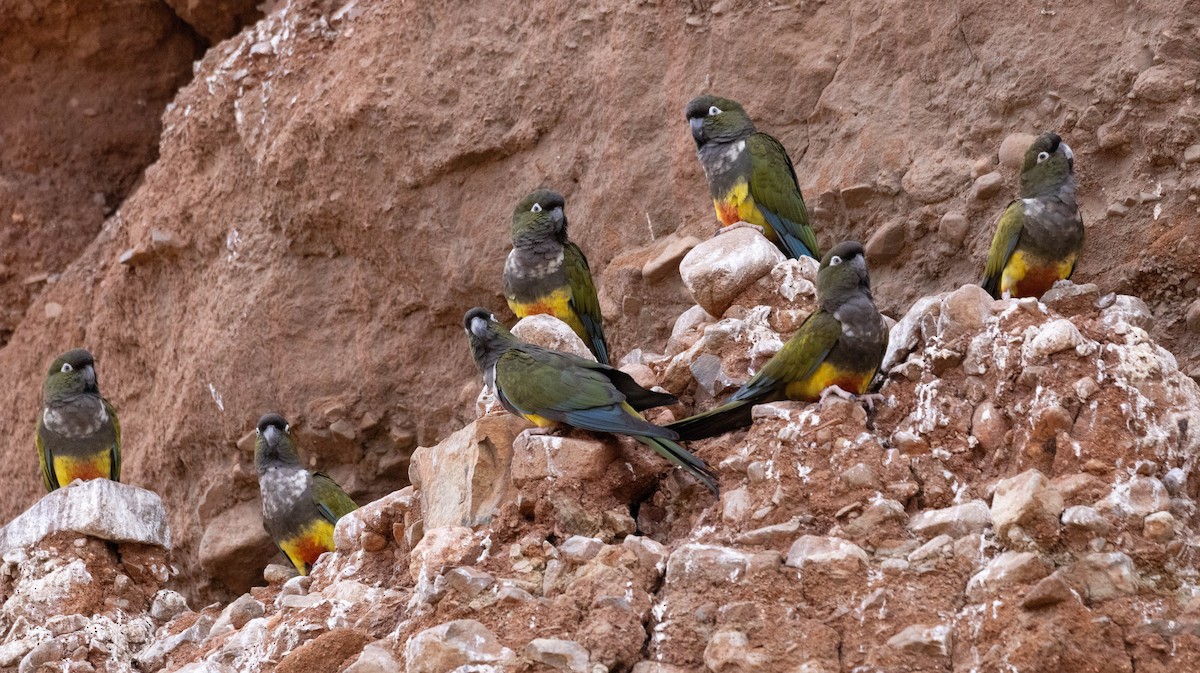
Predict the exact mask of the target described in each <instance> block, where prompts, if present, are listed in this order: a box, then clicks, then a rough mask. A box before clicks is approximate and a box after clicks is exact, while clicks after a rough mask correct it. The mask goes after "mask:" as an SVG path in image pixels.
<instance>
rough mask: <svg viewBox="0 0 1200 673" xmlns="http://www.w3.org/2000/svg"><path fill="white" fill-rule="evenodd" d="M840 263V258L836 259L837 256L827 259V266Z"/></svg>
mask: <svg viewBox="0 0 1200 673" xmlns="http://www.w3.org/2000/svg"><path fill="white" fill-rule="evenodd" d="M841 263H842V258H841V257H838V256H837V255H834V256H833V257H830V258H829V266H837V265H838V264H841Z"/></svg>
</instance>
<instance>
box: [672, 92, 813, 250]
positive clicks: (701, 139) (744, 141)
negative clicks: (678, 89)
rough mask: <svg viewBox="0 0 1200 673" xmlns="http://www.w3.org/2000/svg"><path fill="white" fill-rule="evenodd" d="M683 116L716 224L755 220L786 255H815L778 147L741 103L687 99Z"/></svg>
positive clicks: (788, 164) (796, 185)
mask: <svg viewBox="0 0 1200 673" xmlns="http://www.w3.org/2000/svg"><path fill="white" fill-rule="evenodd" d="M687 120H688V125H689V126H691V129H692V138H693V139H694V140H695V141H696V155H697V156H699V157H700V165H701V166H703V167H704V175H705V176H706V177H707V178H708V190H709V192H710V193H711V194H712V199H713V207H714V208H716V211H717V219H718V220H720V221H721V224H722V225H724V226H729V225H732V224H734V223H735V222H749V223H750V224H756V225H758V226H760V227H762V228H763V233H764V234H766V236H767V238H769V239H770V240H771V241H772V242H773V243H774V244H775V245H777V246H779V249H780V250H782V251H783V253H784V254H785V255H787V256H788V257H791V258H794V259H799V258H800V257H815V258H817V259H820V257H821V250H820V247H819V246H818V245H817V237H816V236H815V235H814V234H813V230H812V228H811V227H810V226H809V224H808V209H807V208H805V206H804V197H803V196H801V194H800V181H799V180H798V179H797V178H796V169H795V168H794V167H793V166H792V160H791V159H789V158H788V155H787V151H786V150H784V149H783V145H781V144H780V143H779V141H778V140H776V139H774V138H772V137H771V136H769V135H767V134H765V133H760V132H758V131H757V130H756V129H755V128H754V122H752V121H750V117H749V116H747V115H746V111H745V110H743V109H742V106H741V105H738V104H737V103H736V102H734V101H731V100H729V99H728V98H718V97H716V96H700V97H698V98H694V99H692V101H691V102H690V103H688V104H687Z"/></svg>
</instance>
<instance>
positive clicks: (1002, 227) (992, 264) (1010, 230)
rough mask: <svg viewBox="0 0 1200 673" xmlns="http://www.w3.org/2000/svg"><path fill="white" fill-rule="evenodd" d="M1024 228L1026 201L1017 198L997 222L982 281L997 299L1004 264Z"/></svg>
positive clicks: (989, 292)
mask: <svg viewBox="0 0 1200 673" xmlns="http://www.w3.org/2000/svg"><path fill="white" fill-rule="evenodd" d="M1024 228H1025V202H1024V201H1022V200H1021V199H1016V200H1014V201H1012V202H1011V203H1009V204H1008V207H1007V208H1005V209H1004V214H1003V215H1001V216H1000V221H999V222H998V223H997V224H996V234H995V235H994V236H992V247H991V248H990V249H989V250H988V257H987V264H986V265H985V266H984V268H983V280H982V281H980V285H982V286H983V289H985V290H987V292H988V294H990V295H992V296H993V297H995V298H996V299H999V298H1000V279H1001V277H1003V276H1004V266H1005V265H1006V264H1008V259H1009V258H1010V257H1012V253H1013V250H1015V249H1016V247H1017V241H1019V240H1021V231H1022V230H1023V229H1024Z"/></svg>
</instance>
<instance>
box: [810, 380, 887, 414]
mask: <svg viewBox="0 0 1200 673" xmlns="http://www.w3.org/2000/svg"><path fill="white" fill-rule="evenodd" d="M830 395H834V396H837V397H840V398H842V399H843V400H846V401H848V402H854V401H857V402H861V403H862V405H863V406H864V407H866V409H867V411H875V405H876V404H877V403H880V402H883V401H884V400H885V399H887V398H885V397H884V396H883V395H882V394H880V393H867V394H864V395H855V394H854V393H849V392H846V391H845V390H842V389H841V388H840V387H838V386H829V387H828V388H826V389H825V390H822V391H821V400H820V401H821V402H822V403H824V402H825V398H827V397H829V396H830Z"/></svg>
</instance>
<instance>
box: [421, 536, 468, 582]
mask: <svg viewBox="0 0 1200 673" xmlns="http://www.w3.org/2000/svg"><path fill="white" fill-rule="evenodd" d="M482 551H483V549H482V548H481V547H480V543H479V539H478V538H476V537H475V534H474V533H473V532H472V531H471V529H470V528H467V527H465V526H443V527H441V528H431V529H426V530H425V536H424V537H422V538H421V541H420V542H418V543H417V546H416V547H413V550H412V553H410V554H409V558H408V572H409V575H410V576H411V577H412V581H414V582H417V583H421V582H429V581H431V580H432V579H433V578H434V577H435V576H437V575H439V574H441V573H442V572H444V571H446V570H449V569H450V568H453V567H457V566H461V565H466V564H468V563H471V562H474V561H475V559H477V558H479V555H480V553H481V552H482Z"/></svg>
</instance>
